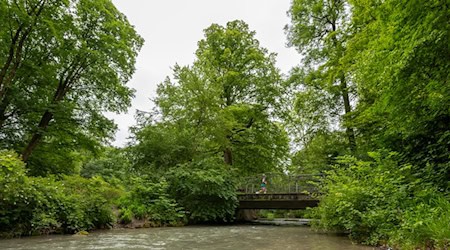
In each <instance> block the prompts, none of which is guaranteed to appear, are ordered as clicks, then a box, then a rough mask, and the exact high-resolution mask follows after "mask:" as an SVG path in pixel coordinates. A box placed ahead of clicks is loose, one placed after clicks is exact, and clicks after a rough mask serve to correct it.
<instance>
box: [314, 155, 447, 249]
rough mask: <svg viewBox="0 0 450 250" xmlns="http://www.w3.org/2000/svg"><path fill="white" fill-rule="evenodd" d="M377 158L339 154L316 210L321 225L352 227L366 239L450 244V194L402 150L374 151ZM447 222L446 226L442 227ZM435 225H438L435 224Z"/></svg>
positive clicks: (351, 230) (355, 236)
mask: <svg viewBox="0 0 450 250" xmlns="http://www.w3.org/2000/svg"><path fill="white" fill-rule="evenodd" d="M370 155H371V157H372V158H373V160H372V161H366V162H364V161H358V160H356V159H355V158H353V157H343V158H340V162H339V163H340V165H339V166H336V167H335V169H334V170H332V171H329V172H328V176H327V180H326V182H325V184H324V189H323V190H324V192H325V195H324V196H323V197H322V198H321V202H320V205H319V207H318V208H317V209H315V211H314V214H315V216H316V218H318V219H319V221H318V222H317V223H318V225H317V226H318V227H320V228H325V229H328V230H339V231H345V232H349V233H350V236H351V237H352V239H354V240H357V241H360V242H364V243H366V244H379V243H389V244H392V245H400V246H409V247H411V248H414V247H416V246H420V245H421V244H432V245H440V246H443V245H445V244H448V239H449V235H450V234H448V233H449V230H448V228H449V225H450V224H448V223H449V220H447V219H444V220H442V218H444V217H442V216H445V215H446V214H448V212H449V211H450V203H449V200H448V198H444V196H443V195H442V194H441V193H439V192H438V191H437V190H436V189H435V188H432V187H431V185H430V184H429V183H426V182H424V181H423V180H421V179H418V178H416V177H414V176H413V174H412V166H411V165H401V164H399V163H398V159H396V158H398V155H396V154H392V153H390V154H385V153H370ZM441 226H443V228H440V227H441ZM432 228H433V229H432Z"/></svg>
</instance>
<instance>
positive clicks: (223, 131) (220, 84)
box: [156, 21, 287, 171]
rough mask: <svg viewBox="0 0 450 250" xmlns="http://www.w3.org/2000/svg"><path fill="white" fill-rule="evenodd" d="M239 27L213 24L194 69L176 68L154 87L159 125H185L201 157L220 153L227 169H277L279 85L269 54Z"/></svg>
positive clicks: (282, 141)
mask: <svg viewBox="0 0 450 250" xmlns="http://www.w3.org/2000/svg"><path fill="white" fill-rule="evenodd" d="M254 35H255V33H254V32H252V31H250V30H249V28H248V25H247V24H245V23H244V22H242V21H232V22H229V23H227V25H226V26H225V27H223V26H220V25H217V24H213V25H211V26H210V27H208V28H207V29H205V38H204V39H203V40H201V41H200V42H199V43H198V44H199V48H198V50H197V51H196V57H197V58H196V60H195V61H194V63H193V65H192V66H186V67H180V66H178V65H176V66H175V67H174V77H173V79H170V78H167V80H166V81H165V82H163V83H162V84H160V85H159V87H158V97H157V98H156V104H157V105H158V107H159V110H160V112H161V116H162V120H163V121H166V122H171V123H175V122H179V121H181V120H182V121H183V123H185V124H187V126H189V127H190V129H192V131H193V135H194V136H195V137H198V138H201V140H199V147H200V148H203V150H202V151H203V152H205V151H210V152H212V153H219V152H222V156H223V159H224V162H225V163H226V164H227V165H235V166H237V167H238V168H240V169H241V170H243V171H244V170H245V169H247V171H249V170H251V171H254V170H256V169H259V171H265V170H269V169H272V168H273V167H274V166H277V165H278V164H280V162H281V161H282V160H283V157H284V156H285V154H286V152H287V137H286V134H285V132H284V129H283V128H282V126H281V125H280V124H278V123H276V122H275V120H274V119H275V118H276V117H275V113H276V111H277V109H278V108H279V104H280V100H279V97H280V92H281V89H282V87H281V81H280V75H279V72H278V70H277V69H276V67H275V65H274V64H275V59H274V56H275V55H274V54H268V52H267V50H266V49H263V48H261V47H260V46H259V42H258V41H257V40H256V39H255V38H254Z"/></svg>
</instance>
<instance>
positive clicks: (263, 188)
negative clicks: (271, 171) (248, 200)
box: [256, 174, 267, 194]
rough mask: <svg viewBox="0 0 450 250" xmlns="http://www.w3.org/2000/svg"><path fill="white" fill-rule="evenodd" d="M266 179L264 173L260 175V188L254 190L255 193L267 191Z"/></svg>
mask: <svg viewBox="0 0 450 250" xmlns="http://www.w3.org/2000/svg"><path fill="white" fill-rule="evenodd" d="M266 186H267V180H266V175H265V174H263V175H262V179H261V189H260V190H259V191H258V192H256V193H257V194H260V193H267V187H266Z"/></svg>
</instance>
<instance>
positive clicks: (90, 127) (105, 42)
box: [0, 0, 143, 176]
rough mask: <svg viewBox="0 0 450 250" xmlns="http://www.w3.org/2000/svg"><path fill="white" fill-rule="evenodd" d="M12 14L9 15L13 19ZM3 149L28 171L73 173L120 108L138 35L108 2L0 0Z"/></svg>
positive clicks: (127, 93)
mask: <svg viewBox="0 0 450 250" xmlns="http://www.w3.org/2000/svg"><path fill="white" fill-rule="evenodd" d="M12 20H13V21H12ZM0 23H1V24H0V25H1V28H0V41H2V43H1V46H0V68H1V69H2V70H1V73H0V147H1V148H8V149H14V150H16V151H17V152H21V153H22V157H23V159H24V160H25V161H26V162H27V163H28V164H27V168H29V169H30V170H31V171H30V172H29V173H30V174H32V175H39V176H46V175H48V174H74V173H78V171H79V169H80V164H79V162H78V161H77V158H76V157H74V155H73V154H74V152H77V151H81V150H86V151H92V152H95V151H96V150H97V149H98V148H100V147H101V145H102V144H103V143H104V142H106V140H108V139H111V138H112V137H113V133H114V131H115V129H116V125H115V124H114V123H113V121H112V120H110V119H107V118H106V117H105V116H104V112H105V111H110V112H123V111H125V110H126V109H127V107H128V106H129V105H130V102H131V97H132V96H133V90H132V89H130V88H129V87H127V86H126V85H125V84H126V83H127V82H128V80H129V79H130V78H131V75H132V74H133V72H134V70H135V69H134V64H135V60H136V56H137V53H138V51H139V50H140V48H141V46H142V44H143V40H142V38H141V37H140V36H139V35H138V34H137V33H136V31H135V30H134V27H133V26H132V25H131V24H130V23H129V22H128V20H127V18H126V17H125V16H124V15H123V14H122V13H120V12H119V11H118V10H117V9H116V8H115V6H114V5H113V3H112V2H111V1H110V0H96V1H93V0H80V1H78V0H77V1H75V0H64V1H54V0H52V1H23V0H11V1H2V2H1V3H0Z"/></svg>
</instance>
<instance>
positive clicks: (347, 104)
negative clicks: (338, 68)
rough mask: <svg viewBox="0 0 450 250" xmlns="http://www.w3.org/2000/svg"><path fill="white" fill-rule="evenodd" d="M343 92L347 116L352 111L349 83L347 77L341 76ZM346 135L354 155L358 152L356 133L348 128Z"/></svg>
mask: <svg viewBox="0 0 450 250" xmlns="http://www.w3.org/2000/svg"><path fill="white" fill-rule="evenodd" d="M340 80H341V92H342V100H343V101H344V110H345V114H348V113H350V112H351V111H352V108H351V106H350V97H349V94H348V89H347V82H346V81H345V76H343V75H342V76H341V79H340ZM345 130H346V131H345V132H346V134H347V137H348V143H349V145H350V149H351V151H352V152H353V153H354V152H355V150H356V139H355V131H354V130H353V128H351V127H348V126H346V129H345Z"/></svg>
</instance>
